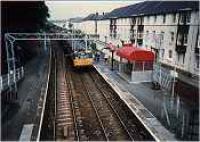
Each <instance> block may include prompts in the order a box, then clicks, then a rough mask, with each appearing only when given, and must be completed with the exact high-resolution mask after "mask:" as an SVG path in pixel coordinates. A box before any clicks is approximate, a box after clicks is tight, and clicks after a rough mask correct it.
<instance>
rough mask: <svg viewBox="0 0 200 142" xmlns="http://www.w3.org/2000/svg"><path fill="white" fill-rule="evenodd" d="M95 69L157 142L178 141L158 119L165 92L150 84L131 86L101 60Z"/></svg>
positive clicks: (95, 65)
mask: <svg viewBox="0 0 200 142" xmlns="http://www.w3.org/2000/svg"><path fill="white" fill-rule="evenodd" d="M94 67H95V68H96V70H97V71H98V72H99V74H100V75H101V76H102V77H103V78H104V79H105V80H106V82H107V83H108V84H109V85H110V86H111V87H112V88H113V89H114V90H115V91H116V92H117V94H118V95H119V96H120V98H121V99H122V100H123V101H124V102H125V103H126V104H127V106H128V107H129V108H130V109H131V110H132V112H133V113H134V114H135V115H136V116H137V118H138V119H139V120H140V121H141V122H142V123H143V125H144V126H145V128H146V129H147V130H148V131H149V132H150V133H151V135H152V136H153V137H154V139H155V140H157V141H166V140H170V141H171V140H172V141H174V140H176V138H175V135H174V134H173V133H171V132H170V131H169V130H167V129H166V128H165V127H164V126H163V124H161V122H160V121H159V120H158V119H157V118H156V116H158V115H159V113H160V111H161V110H158V109H159V108H163V106H162V105H163V103H162V102H163V97H162V95H163V92H162V91H161V90H157V91H155V90H152V89H151V87H150V86H148V85H149V84H129V83H128V82H127V81H125V80H124V79H123V78H121V77H120V76H119V75H118V71H117V70H116V69H114V70H111V66H110V65H109V64H106V63H104V62H102V60H100V61H99V62H98V63H95V64H94Z"/></svg>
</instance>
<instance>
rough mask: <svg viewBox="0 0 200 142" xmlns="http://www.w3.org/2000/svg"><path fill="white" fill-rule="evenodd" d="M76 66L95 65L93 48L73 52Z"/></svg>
mask: <svg viewBox="0 0 200 142" xmlns="http://www.w3.org/2000/svg"><path fill="white" fill-rule="evenodd" d="M72 60H73V66H74V67H88V66H92V65H93V61H94V58H93V54H92V51H91V50H78V51H74V53H73V58H72Z"/></svg>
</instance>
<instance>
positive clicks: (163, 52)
mask: <svg viewBox="0 0 200 142" xmlns="http://www.w3.org/2000/svg"><path fill="white" fill-rule="evenodd" d="M161 51H162V52H161V53H162V58H164V55H165V49H163V50H161Z"/></svg>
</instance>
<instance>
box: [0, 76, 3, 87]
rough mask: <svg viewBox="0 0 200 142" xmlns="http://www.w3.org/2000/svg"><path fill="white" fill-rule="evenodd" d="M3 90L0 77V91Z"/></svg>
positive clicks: (0, 77)
mask: <svg viewBox="0 0 200 142" xmlns="http://www.w3.org/2000/svg"><path fill="white" fill-rule="evenodd" d="M2 90H3V80H2V76H0V91H2Z"/></svg>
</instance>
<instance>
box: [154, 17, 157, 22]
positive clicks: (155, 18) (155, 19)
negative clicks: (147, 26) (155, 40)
mask: <svg viewBox="0 0 200 142" xmlns="http://www.w3.org/2000/svg"><path fill="white" fill-rule="evenodd" d="M156 21H157V15H155V16H154V23H156Z"/></svg>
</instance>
